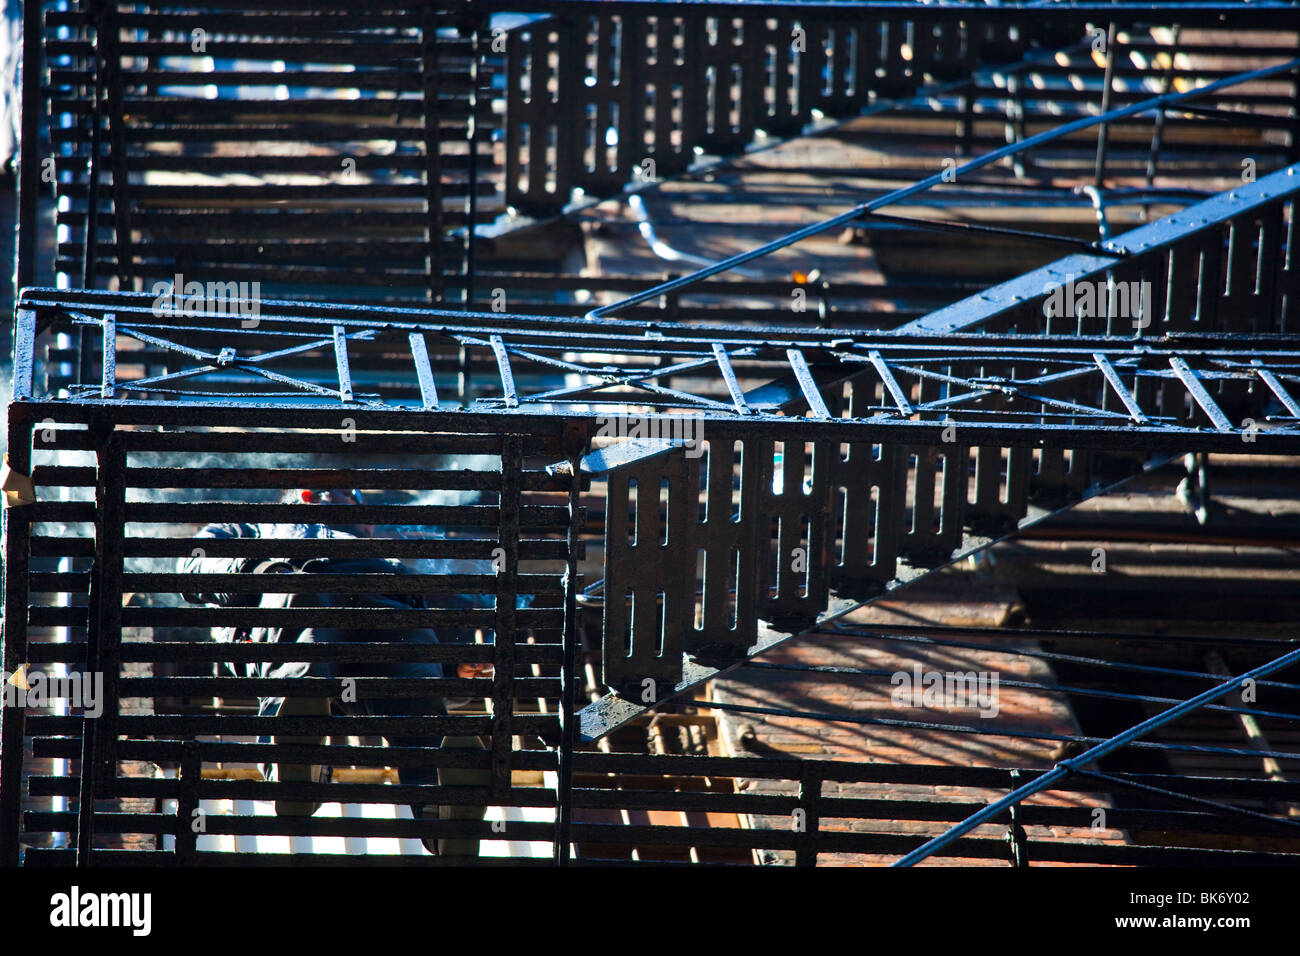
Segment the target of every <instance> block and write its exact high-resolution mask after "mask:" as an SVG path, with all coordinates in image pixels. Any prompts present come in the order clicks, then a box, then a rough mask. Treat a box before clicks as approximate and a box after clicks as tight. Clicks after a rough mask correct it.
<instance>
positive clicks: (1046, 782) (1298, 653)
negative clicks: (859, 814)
mask: <svg viewBox="0 0 1300 956" xmlns="http://www.w3.org/2000/svg"><path fill="white" fill-rule="evenodd" d="M1297 661H1300V649H1296V650H1294V651H1291V652H1290V653H1288V654H1283V655H1282V656H1281V657H1279V658H1277V659H1276V660H1272V661H1269V662H1268V663H1267V664H1261V665H1260V666H1259V667H1256V668H1255V669H1254V670H1250V671H1247V672H1246V673H1245V674H1242V675H1241V676H1240V677H1235V678H1232V679H1230V680H1228V681H1225V682H1223V683H1221V684H1218V685H1217V686H1215V687H1211V688H1210V689H1209V690H1207V691H1204V692H1203V693H1200V694H1197V695H1196V696H1195V697H1192V698H1191V699H1189V700H1186V701H1184V702H1183V703H1181V704H1178V705H1177V706H1174V707H1171V708H1169V709H1168V710H1166V711H1164V712H1163V713H1160V714H1157V715H1156V716H1154V717H1150V718H1148V719H1147V720H1144V721H1142V722H1141V723H1140V724H1136V725H1135V726H1133V727H1130V728H1129V729H1128V730H1126V731H1124V732H1123V733H1119V734H1116V735H1115V736H1114V737H1110V738H1109V739H1107V740H1105V741H1103V742H1102V743H1099V744H1098V745H1097V746H1095V747H1092V748H1090V749H1088V750H1085V751H1084V752H1083V753H1081V754H1079V756H1077V757H1072V758H1070V759H1069V760H1063V761H1061V762H1060V763H1058V764H1057V765H1056V766H1055V767H1053V768H1052V769H1051V770H1049V771H1048V772H1047V773H1045V774H1043V775H1042V776H1040V777H1038V778H1037V779H1036V780H1033V781H1031V782H1030V783H1027V784H1025V785H1024V786H1023V787H1019V788H1017V789H1016V790H1013V791H1012V792H1011V793H1009V794H1007V795H1006V796H1005V797H1003V798H1001V799H1000V800H996V801H994V802H993V803H990V804H989V805H988V806H986V807H985V808H984V809H983V810H980V811H979V812H978V813H973V814H971V815H970V816H969V817H967V818H966V819H965V820H963V821H962V822H961V823H959V824H957V825H956V826H954V827H952V828H950V829H949V830H947V831H946V832H944V833H942V834H940V835H939V836H937V837H935V838H934V839H932V840H928V841H926V843H925V844H924V845H922V846H920V847H918V848H917V849H915V850H913V851H912V852H911V853H908V854H907V855H906V856H904V857H902V858H901V859H899V860H896V861H895V862H894V864H893V865H894V866H899V867H901V866H913V865H915V864H917V863H919V862H921V861H922V860H924V859H926V858H927V857H930V856H933V855H934V854H935V853H937V852H939V851H940V850H942V849H944V848H945V847H947V846H949V845H951V844H952V843H954V842H956V841H957V840H959V839H960V838H961V837H963V836H965V835H966V834H967V833H969V832H970V831H971V830H974V829H975V828H976V827H977V826H979V825H980V824H982V823H985V822H987V821H989V820H992V819H994V818H996V817H997V816H998V815H999V814H1000V813H1002V811H1003V810H1006V809H1007V808H1008V807H1010V806H1011V805H1012V804H1015V803H1019V802H1020V801H1022V800H1024V799H1025V798H1027V797H1032V796H1033V795H1034V794H1036V793H1041V792H1042V791H1044V790H1047V789H1050V788H1051V787H1052V785H1053V784H1055V783H1057V782H1059V781H1061V780H1064V779H1065V778H1066V777H1068V776H1069V775H1070V774H1071V773H1073V772H1075V771H1076V769H1082V768H1083V767H1086V766H1087V765H1088V764H1090V763H1092V762H1093V761H1096V760H1100V759H1101V758H1102V757H1105V756H1106V755H1108V754H1111V753H1114V752H1115V751H1116V750H1119V749H1121V748H1122V747H1124V746H1126V745H1127V744H1129V743H1132V742H1133V741H1135V740H1137V739H1139V738H1140V737H1143V736H1145V735H1146V734H1147V733H1149V732H1150V731H1152V730H1156V729H1157V728H1160V727H1163V726H1164V725H1165V724H1168V723H1170V722H1172V721H1175V720H1177V719H1178V718H1180V717H1183V716H1185V715H1186V714H1189V713H1191V712H1192V711H1194V710H1196V709H1198V708H1199V707H1200V706H1201V705H1203V704H1208V703H1210V702H1212V701H1214V700H1217V699H1218V698H1220V697H1222V696H1224V695H1225V694H1228V693H1230V692H1232V691H1234V690H1237V689H1238V688H1239V687H1240V686H1241V683H1242V682H1243V681H1246V680H1253V679H1255V678H1259V677H1264V676H1266V675H1268V674H1272V673H1274V672H1276V671H1279V670H1282V669H1284V668H1286V667H1289V666H1291V665H1292V664H1294V663H1296V662H1297Z"/></svg>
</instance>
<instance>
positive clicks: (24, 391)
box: [13, 309, 36, 402]
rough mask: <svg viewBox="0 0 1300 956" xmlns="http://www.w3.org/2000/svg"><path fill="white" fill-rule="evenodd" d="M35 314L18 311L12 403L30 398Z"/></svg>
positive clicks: (24, 310)
mask: <svg viewBox="0 0 1300 956" xmlns="http://www.w3.org/2000/svg"><path fill="white" fill-rule="evenodd" d="M35 351H36V313H35V312H33V311H32V310H31V309H19V310H18V315H17V320H16V323H15V326H14V387H13V401H15V402H21V401H23V400H25V399H29V398H31V397H32V376H33V372H34V367H35V361H36V356H35Z"/></svg>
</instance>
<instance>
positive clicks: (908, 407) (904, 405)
mask: <svg viewBox="0 0 1300 956" xmlns="http://www.w3.org/2000/svg"><path fill="white" fill-rule="evenodd" d="M867 358H868V359H869V360H870V362H871V364H872V365H873V366H874V367H875V369H876V372H877V373H878V374H879V375H880V380H881V381H882V382H884V383H885V388H886V389H888V390H889V394H890V395H891V396H893V399H894V404H895V405H897V406H898V414H900V415H902V416H903V417H904V418H910V417H911V416H912V414H913V411H914V410H913V408H912V403H911V402H909V401H908V400H907V393H906V392H905V391H903V387H902V386H901V385H899V384H898V379H896V378H894V373H893V372H892V371H891V370H890V368H889V364H888V363H887V362H886V361H885V359H884V356H882V355H881V354H880V350H879V349H872V350H871V351H870V352H868V353H867Z"/></svg>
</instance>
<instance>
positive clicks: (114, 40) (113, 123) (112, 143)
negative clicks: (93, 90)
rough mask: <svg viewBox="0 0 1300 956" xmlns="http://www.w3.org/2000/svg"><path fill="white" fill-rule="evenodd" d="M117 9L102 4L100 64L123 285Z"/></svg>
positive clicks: (127, 206)
mask: <svg viewBox="0 0 1300 956" xmlns="http://www.w3.org/2000/svg"><path fill="white" fill-rule="evenodd" d="M117 17H118V9H117V3H116V2H115V0H110V2H108V3H106V4H105V8H104V19H103V34H104V35H103V38H102V43H103V64H104V79H105V84H106V87H107V89H106V94H107V102H106V104H105V105H106V106H107V108H108V136H109V144H108V156H109V166H110V172H111V174H112V176H113V235H114V240H115V242H116V244H117V275H118V281H119V282H120V283H121V284H122V285H123V286H130V285H131V284H132V283H133V278H132V277H133V272H134V269H133V263H132V251H131V212H132V209H131V194H130V190H129V189H128V188H127V187H128V184H129V182H128V175H129V174H128V172H127V155H126V132H125V129H124V125H125V123H126V109H125V104H124V102H123V95H122V58H121V55H120V53H119V52H118V23H117Z"/></svg>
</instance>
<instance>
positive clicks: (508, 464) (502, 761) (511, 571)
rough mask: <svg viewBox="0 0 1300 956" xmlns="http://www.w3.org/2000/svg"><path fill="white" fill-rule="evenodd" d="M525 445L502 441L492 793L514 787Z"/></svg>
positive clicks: (515, 438) (509, 437)
mask: <svg viewBox="0 0 1300 956" xmlns="http://www.w3.org/2000/svg"><path fill="white" fill-rule="evenodd" d="M522 466H523V446H522V444H521V442H520V439H519V436H518V435H506V436H505V437H504V438H503V440H502V443H501V491H500V494H501V501H500V511H501V524H500V531H499V533H498V537H497V547H498V548H499V549H500V552H501V553H500V555H499V556H500V557H501V559H502V561H501V567H500V572H499V581H498V585H497V596H496V611H497V623H496V628H495V634H494V639H493V651H494V654H493V665H494V667H495V671H494V674H493V678H492V780H491V788H492V794H493V796H495V797H501V796H504V795H505V794H506V793H507V792H508V791H509V789H510V759H511V754H512V750H513V747H514V743H513V734H514V730H513V729H512V725H513V721H514V712H515V689H514V676H515V644H516V642H517V640H518V634H517V633H516V626H515V618H516V606H517V594H518V589H519V581H518V577H519V509H520V504H521V502H520V491H521V488H520V482H519V473H520V469H521V468H522Z"/></svg>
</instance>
